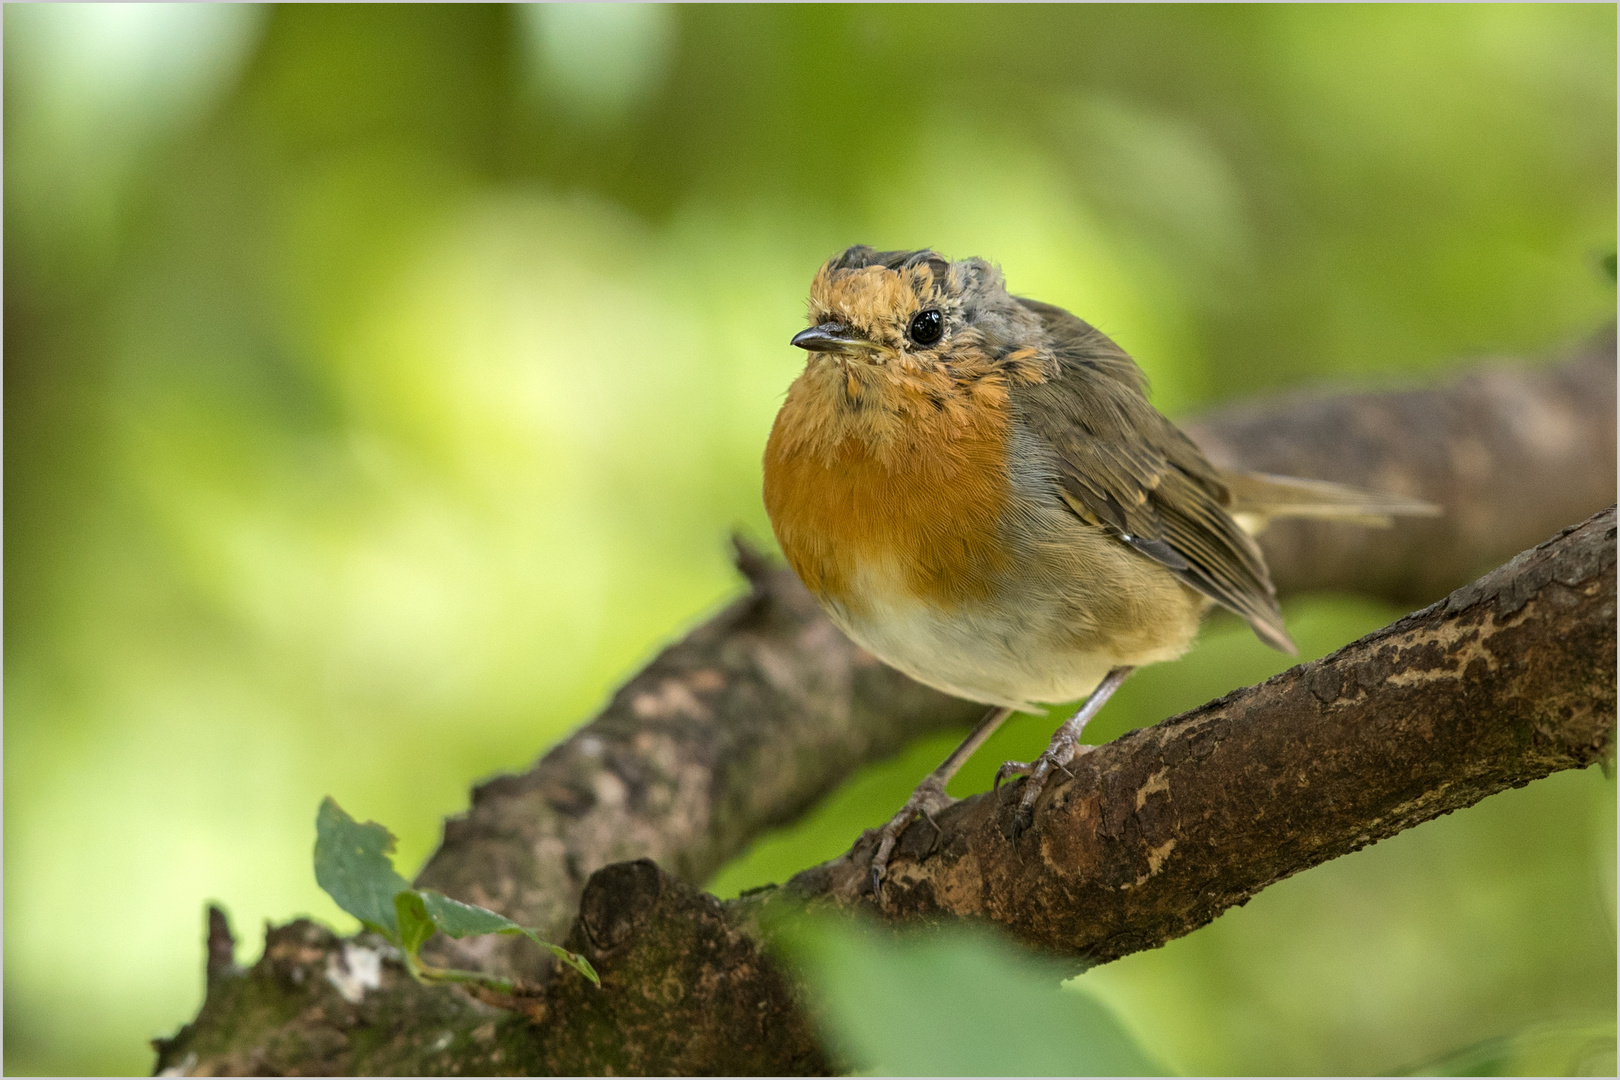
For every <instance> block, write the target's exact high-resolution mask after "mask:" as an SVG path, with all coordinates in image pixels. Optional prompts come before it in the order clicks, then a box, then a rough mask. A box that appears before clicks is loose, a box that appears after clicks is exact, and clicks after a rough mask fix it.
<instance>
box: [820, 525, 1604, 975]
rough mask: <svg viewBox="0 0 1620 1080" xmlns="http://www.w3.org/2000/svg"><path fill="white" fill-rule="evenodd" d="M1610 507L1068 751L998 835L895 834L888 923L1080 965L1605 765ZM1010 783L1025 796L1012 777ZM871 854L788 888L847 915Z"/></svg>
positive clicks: (1002, 814)
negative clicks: (1196, 699)
mask: <svg viewBox="0 0 1620 1080" xmlns="http://www.w3.org/2000/svg"><path fill="white" fill-rule="evenodd" d="M1614 558H1615V515H1614V510H1613V508H1612V507H1611V508H1610V509H1608V510H1605V511H1602V512H1600V513H1599V514H1597V515H1595V516H1594V517H1592V518H1590V519H1588V520H1587V521H1586V522H1584V523H1582V524H1581V525H1579V526H1576V527H1573V528H1571V529H1567V530H1565V531H1564V532H1562V533H1560V534H1559V535H1558V536H1556V537H1554V538H1553V539H1552V540H1549V541H1547V542H1546V543H1544V544H1542V545H1540V546H1539V547H1537V548H1535V549H1533V550H1531V551H1528V552H1525V553H1524V554H1522V555H1520V556H1519V557H1518V558H1516V559H1514V560H1513V561H1511V562H1509V563H1508V564H1507V565H1505V566H1503V567H1501V568H1499V569H1497V570H1495V571H1493V572H1492V573H1490V574H1487V575H1486V576H1485V577H1483V578H1481V579H1479V580H1478V581H1476V582H1474V583H1473V584H1472V585H1469V586H1466V587H1465V588H1462V589H1459V590H1457V591H1456V592H1454V593H1452V594H1451V596H1449V597H1448V598H1446V599H1445V600H1443V601H1440V602H1439V603H1436V604H1433V605H1431V606H1429V607H1427V608H1425V609H1423V610H1422V611H1418V612H1414V613H1413V614H1411V615H1408V616H1407V617H1406V618H1404V619H1401V620H1399V621H1398V622H1396V623H1394V624H1392V625H1390V626H1388V627H1385V628H1384V629H1382V630H1379V631H1377V632H1376V633H1373V634H1369V635H1368V636H1366V637H1364V638H1362V639H1361V640H1359V641H1357V642H1354V643H1353V644H1350V645H1347V646H1345V647H1344V648H1343V649H1340V650H1339V651H1338V652H1336V653H1334V654H1332V655H1331V656H1328V657H1325V658H1323V659H1322V660H1318V661H1314V662H1312V663H1308V664H1301V665H1299V666H1298V667H1294V668H1291V669H1289V670H1288V671H1286V672H1284V673H1283V674H1281V675H1278V676H1276V677H1275V678H1272V679H1269V680H1267V681H1266V682H1264V683H1261V684H1260V685H1259V686H1252V687H1248V688H1246V689H1243V690H1238V691H1235V692H1233V693H1231V694H1228V695H1226V696H1225V697H1223V698H1221V699H1219V700H1217V701H1213V702H1211V703H1209V704H1208V705H1204V706H1202V707H1200V708H1197V709H1194V710H1192V711H1191V712H1188V713H1184V714H1182V715H1181V716H1178V717H1176V718H1174V719H1172V720H1168V721H1166V722H1164V723H1162V724H1158V725H1156V726H1154V727H1152V728H1148V729H1145V730H1140V731H1133V732H1131V733H1129V734H1127V735H1125V736H1123V737H1121V738H1119V739H1116V740H1114V741H1113V742H1111V743H1109V744H1108V745H1106V746H1103V747H1099V748H1098V749H1096V750H1094V751H1092V752H1091V753H1089V754H1086V755H1084V756H1083V757H1081V758H1080V759H1078V760H1077V761H1076V762H1074V763H1072V765H1071V768H1072V770H1073V772H1074V777H1073V779H1061V783H1058V784H1056V785H1054V786H1053V787H1052V788H1051V789H1049V791H1048V792H1047V793H1044V794H1043V796H1042V799H1041V801H1040V803H1038V804H1037V814H1036V821H1035V828H1034V829H1032V830H1031V832H1030V833H1029V834H1028V835H1026V836H1024V837H1022V838H1020V839H1019V840H1018V841H1017V842H1013V841H1010V840H1009V839H1008V838H1007V837H1008V834H1009V830H1010V826H1011V822H1012V810H1013V807H1015V806H1016V805H1017V789H1018V785H1017V784H1014V785H1013V790H1012V791H1011V792H1005V791H1004V792H1002V793H1000V795H997V794H995V793H988V792H987V793H985V794H983V795H978V796H975V797H973V798H971V799H965V800H963V801H962V802H961V803H958V804H957V805H955V806H953V807H951V808H950V809H948V810H946V811H945V812H944V813H941V814H938V815H936V817H935V820H936V821H937V822H938V826H939V828H938V831H937V832H936V831H935V830H934V829H931V828H929V827H928V826H927V825H926V824H923V825H913V826H912V827H911V828H910V829H908V830H907V831H906V833H905V834H904V835H903V837H902V842H901V844H900V845H899V847H898V849H897V856H900V857H902V858H904V860H905V861H903V862H902V861H900V859H898V858H897V860H896V861H895V862H894V863H892V864H891V866H890V875H891V879H890V882H889V884H888V886H887V888H886V890H885V891H886V894H887V897H886V899H887V901H888V906H889V908H890V910H891V911H892V912H893V913H898V914H906V915H929V914H945V915H954V916H960V917H974V918H980V919H986V920H989V921H991V922H994V923H997V924H999V925H1001V926H1003V927H1006V928H1007V929H1009V930H1011V931H1012V932H1014V933H1015V934H1017V935H1018V936H1019V937H1022V938H1024V939H1025V940H1027V941H1029V942H1030V943H1032V944H1035V945H1038V946H1040V947H1042V948H1044V949H1048V950H1051V951H1055V952H1060V953H1070V954H1076V955H1080V956H1083V957H1086V958H1087V959H1089V960H1092V961H1106V960H1112V959H1115V958H1116V957H1119V956H1123V955H1125V954H1126V953H1130V952H1135V951H1137V950H1140V949H1144V948H1152V947H1154V946H1157V945H1161V944H1163V943H1164V942H1165V941H1168V940H1169V939H1171V938H1173V937H1179V936H1180V935H1182V934H1185V933H1187V932H1188V931H1190V930H1193V929H1196V928H1197V927H1199V926H1202V925H1203V924H1205V923H1207V922H1209V921H1210V920H1211V919H1213V918H1214V917H1215V916H1216V915H1218V914H1220V913H1221V912H1222V911H1224V910H1225V909H1226V908H1228V907H1231V906H1232V905H1234V904H1241V903H1243V902H1244V901H1246V900H1247V899H1248V898H1249V897H1251V896H1253V895H1254V894H1255V893H1257V892H1259V891H1260V890H1261V889H1263V888H1265V887H1266V886H1267V885H1270V884H1271V883H1273V882H1275V881H1278V880H1280V879H1282V878H1284V877H1287V876H1288V875H1290V874H1294V873H1298V872H1299V871H1301V870H1305V869H1308V868H1310V867H1312V866H1316V865H1318V864H1319V863H1322V862H1325V861H1327V860H1328V859H1332V858H1336V857H1337V856H1339V855H1343V854H1346V853H1348V852H1351V851H1355V850H1357V849H1359V848H1361V847H1364V846H1366V845H1367V844H1370V843H1373V842H1374V841H1377V840H1380V839H1382V838H1384V837H1386V836H1391V835H1393V834H1395V833H1397V832H1399V831H1401V830H1402V829H1408V828H1411V827H1412V826H1413V825H1416V824H1419V823H1421V822H1424V821H1428V820H1430V819H1431V818H1434V817H1438V816H1439V815H1441V814H1445V813H1450V812H1451V811H1452V810H1457V809H1460V808H1462V807H1464V806H1470V805H1472V804H1473V803H1476V802H1478V801H1479V800H1480V799H1482V798H1484V797H1485V796H1487V795H1491V794H1494V793H1495V792H1498V791H1502V790H1504V789H1506V788H1509V787H1517V786H1522V785H1523V784H1526V783H1528V782H1530V781H1531V780H1535V779H1539V778H1541V777H1543V776H1546V775H1548V774H1550V773H1553V772H1556V771H1558V770H1560V769H1569V768H1582V767H1584V766H1586V765H1589V764H1591V763H1592V762H1594V761H1596V760H1598V759H1599V758H1602V757H1605V756H1607V755H1609V754H1611V752H1612V745H1613V737H1614V721H1615V679H1614V673H1615V570H1614ZM1019 783H1022V781H1019ZM870 863H871V844H870V843H869V842H867V841H863V842H862V843H861V844H860V845H857V847H856V849H855V851H854V852H852V853H851V854H849V855H846V856H844V857H843V858H840V859H836V860H834V861H833V862H830V863H828V864H826V865H825V866H821V867H817V868H816V869H814V870H810V871H806V872H805V873H803V874H800V875H799V876H798V877H797V878H795V879H794V880H793V882H792V883H790V884H791V888H792V889H793V890H794V891H796V892H798V893H801V894H803V895H806V896H828V897H832V898H834V899H836V900H839V901H840V902H843V903H845V904H849V903H856V902H860V901H861V897H862V893H863V891H864V889H865V885H864V883H865V880H866V875H867V872H868V868H869V866H870Z"/></svg>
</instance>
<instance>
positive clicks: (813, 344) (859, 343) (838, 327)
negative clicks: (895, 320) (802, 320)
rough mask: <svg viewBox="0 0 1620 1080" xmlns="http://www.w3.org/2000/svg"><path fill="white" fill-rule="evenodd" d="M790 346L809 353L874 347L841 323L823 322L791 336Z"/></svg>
mask: <svg viewBox="0 0 1620 1080" xmlns="http://www.w3.org/2000/svg"><path fill="white" fill-rule="evenodd" d="M792 344H794V345H797V346H798V347H799V348H801V349H805V350H807V351H809V352H843V351H844V350H846V349H871V348H875V346H874V345H873V344H872V343H871V342H870V341H868V340H866V339H865V338H864V337H861V336H860V335H859V334H857V333H855V332H854V331H853V330H851V329H850V328H849V327H847V326H845V325H844V324H843V323H835V322H824V323H822V324H821V325H820V326H812V327H811V328H810V329H808V330H800V331H799V332H798V333H797V334H794V335H793V341H792Z"/></svg>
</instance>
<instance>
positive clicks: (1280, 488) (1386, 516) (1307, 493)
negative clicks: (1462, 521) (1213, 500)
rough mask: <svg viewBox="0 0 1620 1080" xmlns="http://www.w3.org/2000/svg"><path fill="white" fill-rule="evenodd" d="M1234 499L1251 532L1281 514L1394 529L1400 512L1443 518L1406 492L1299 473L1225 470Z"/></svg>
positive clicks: (1237, 514) (1241, 522) (1238, 515)
mask: <svg viewBox="0 0 1620 1080" xmlns="http://www.w3.org/2000/svg"><path fill="white" fill-rule="evenodd" d="M1221 479H1222V480H1223V481H1225V483H1226V486H1227V489H1228V491H1229V492H1230V493H1231V500H1230V502H1229V504H1228V506H1227V509H1228V510H1229V511H1230V512H1231V514H1232V517H1233V518H1234V519H1235V520H1236V521H1237V523H1238V524H1239V525H1240V526H1242V528H1243V531H1244V532H1247V533H1249V534H1250V535H1258V534H1259V533H1260V532H1262V531H1263V530H1264V529H1265V528H1266V526H1267V525H1270V524H1271V522H1272V521H1273V520H1275V519H1277V518H1285V517H1295V518H1318V519H1321V520H1327V521H1345V522H1350V523H1352V524H1357V525H1371V526H1374V527H1377V528H1385V529H1387V528H1389V527H1390V526H1391V525H1393V524H1394V523H1395V521H1394V519H1395V518H1397V517H1438V516H1439V514H1440V507H1438V506H1436V505H1434V504H1433V503H1431V502H1424V501H1423V500H1422V499H1412V498H1408V497H1407V496H1404V495H1385V494H1382V493H1380V492H1376V491H1363V490H1361V489H1360V488H1353V487H1346V486H1345V485H1343V484H1332V483H1328V482H1327V481H1326V480H1302V479H1300V478H1298V477H1294V476H1271V475H1269V474H1267V473H1255V472H1238V471H1235V470H1234V471H1231V472H1226V473H1223V474H1222V476H1221Z"/></svg>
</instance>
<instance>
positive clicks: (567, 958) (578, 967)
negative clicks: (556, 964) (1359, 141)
mask: <svg viewBox="0 0 1620 1080" xmlns="http://www.w3.org/2000/svg"><path fill="white" fill-rule="evenodd" d="M523 932H524V933H525V934H527V935H529V940H531V941H533V942H534V943H535V944H536V945H543V946H545V947H546V948H548V949H550V950H551V954H552V955H553V956H555V957H556V958H557V959H559V960H561V961H562V962H563V963H565V964H567V965H568V966H569V967H571V968H573V969H574V970H575V971H577V972H579V973H580V974H581V975H583V976H585V977H586V978H587V979H589V980H591V982H593V983H595V984H596V988H597V989H598V990H600V989H601V988H602V977H601V976H600V975H598V974H597V973H596V969H595V968H593V967H591V962H590V961H589V960H587V959H585V958H584V957H583V956H581V955H579V953H572V952H569V951H568V950H567V949H565V948H563V947H562V946H561V945H553V944H552V943H551V942H549V941H541V940H540V938H539V937H538V936H536V934H535V932H534V931H533V930H525V931H523Z"/></svg>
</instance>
